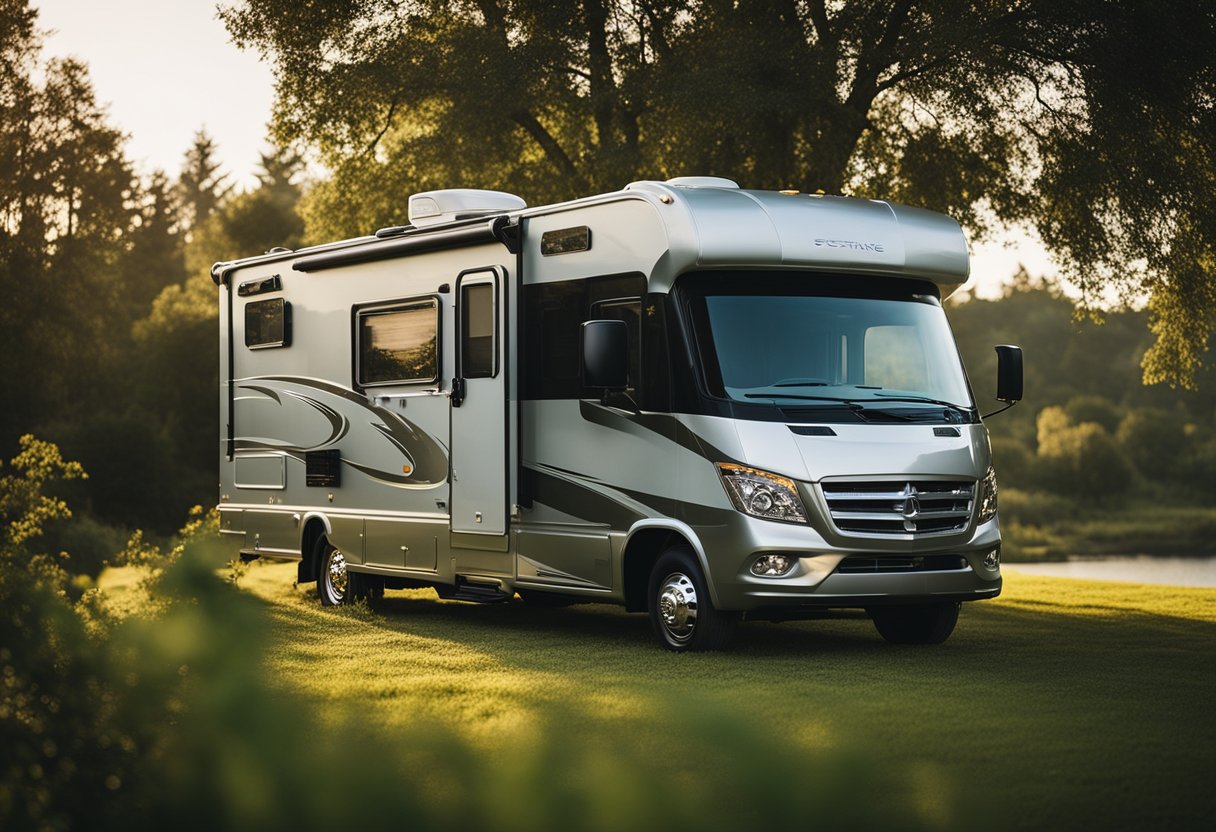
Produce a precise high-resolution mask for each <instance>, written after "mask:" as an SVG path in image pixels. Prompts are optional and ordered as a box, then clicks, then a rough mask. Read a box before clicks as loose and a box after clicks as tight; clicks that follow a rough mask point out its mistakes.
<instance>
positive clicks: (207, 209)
mask: <svg viewBox="0 0 1216 832" xmlns="http://www.w3.org/2000/svg"><path fill="white" fill-rule="evenodd" d="M215 152H216V145H215V140H214V139H212V138H211V136H209V135H208V134H207V131H206V130H199V131H198V132H196V133H195V134H194V142H193V143H192V144H191V145H190V149H189V150H187V151H186V159H185V164H184V165H183V166H182V172H181V177H180V178H179V179H178V185H177V187H178V193H179V198H180V199H181V213H182V221H183V222H184V223H185V224H186V227H187V228H195V227H197V226H201V225H202V224H203V223H204V222H206V221H207V218H208V217H210V216H211V212H212V211H214V210H215V209H216V208H217V207H218V206H219V204H220V203H221V202H222V201H223V200H224V198H225V197H226V196H228V195H229V194H230V193H231V192H232V189H233V183H231V182H229V181H228V174H226V173H224V172H223V171H222V170H221V169H220V163H219V161H218V160H217V159H216V158H215Z"/></svg>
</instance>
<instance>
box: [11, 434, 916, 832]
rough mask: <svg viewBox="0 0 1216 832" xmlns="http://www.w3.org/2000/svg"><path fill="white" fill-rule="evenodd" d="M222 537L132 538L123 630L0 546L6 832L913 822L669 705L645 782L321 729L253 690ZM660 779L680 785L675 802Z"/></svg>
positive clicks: (35, 558)
mask: <svg viewBox="0 0 1216 832" xmlns="http://www.w3.org/2000/svg"><path fill="white" fill-rule="evenodd" d="M30 447H31V451H30V454H29V457H28V459H25V460H23V462H22V464H21V466H20V470H23V471H29V472H33V473H34V474H35V475H37V476H41V477H43V479H42V480H40V481H41V482H42V483H43V485H46V484H48V483H49V482H50V479H49V478H50V477H51V475H52V474H54V473H55V472H57V471H58V472H62V471H64V470H68V471H70V470H74V469H72V468H71V467H70V464H67V463H62V460H60V459H59V458H58V457H57V456H56V455H55V452H54V448H53V446H50V445H47V444H45V443H41V444H35V443H33V442H31V445H30ZM65 466H67V467H65ZM0 488H2V489H3V491H0V494H2V495H3V496H4V498H5V501H4V504H5V505H6V506H12V507H14V511H15V510H16V508H15V507H16V506H18V505H21V504H27V505H30V506H33V507H34V509H33V513H32V514H31V513H27V514H18V515H14V516H13V517H12V519H11V523H15V524H17V526H20V527H21V528H28V527H30V526H32V525H36V524H37V522H38V521H37V519H36V517H35V516H34V515H35V514H37V511H38V509H37V506H38V505H39V501H38V500H37V499H33V498H31V496H30V494H29V493H28V491H29V490H28V489H27V488H24V486H23V485H22V484H21V483H18V482H16V481H14V480H13V479H11V478H10V479H4V480H2V481H0ZM34 496H35V497H36V496H37V495H34ZM215 530H216V528H215V522H214V513H212V514H211V515H207V514H204V513H203V512H202V511H201V510H200V511H196V512H195V513H194V517H193V518H192V520H191V522H190V524H188V526H187V527H186V528H185V529H184V530H183V534H182V539H181V541H180V542H179V544H178V546H177V547H175V548H174V549H173V550H171V551H170V552H167V553H161V552H160V551H159V550H156V549H155V548H150V547H148V546H146V545H144V544H143V543H142V541H140V540H138V539H136V540H133V541H132V543H131V546H130V547H129V549H130V550H132V551H133V552H134V553H135V554H134V559H135V560H136V561H138V562H139V564H140V567H128V569H131V568H139V570H140V571H141V572H143V571H144V569H146V568H147V567H152V569H153V574H154V576H155V577H154V580H152V581H151V582H147V581H144V582H143V583H142V586H139V587H133V588H131V589H128V590H126V593H127V594H128V595H131V594H132V593H134V595H135V598H136V600H137V602H138V606H135V607H130V606H128V607H127V608H126V609H127V610H128V615H127V616H126V617H120V616H117V615H115V614H114V613H113V612H112V611H111V610H113V609H118V608H121V604H111V603H110V600H109V599H108V598H107V596H105V595H103V594H101V593H99V592H97V591H96V590H93V591H90V592H89V593H87V594H86V595H85V596H84V597H83V598H82V599H81V600H80V601H77V602H73V601H72V600H71V599H70V596H69V592H68V589H69V580H68V575H67V573H66V572H65V571H64V570H63V569H62V568H61V567H60V566H59V565H58V563H57V562H56V561H55V560H52V559H48V558H45V557H43V556H40V555H35V554H32V553H31V550H30V549H29V548H27V547H26V546H25V545H24V543H28V542H29V539H28V538H27V539H25V540H23V541H22V542H21V543H17V542H14V541H16V539H17V536H16V535H13V534H10V535H9V536H8V537H6V538H5V540H4V541H3V543H2V544H0V645H3V646H2V647H0V673H2V675H3V680H4V681H3V685H0V825H3V827H4V828H5V829H25V828H53V829H77V828H79V829H91V830H107V829H129V828H132V826H139V827H142V826H149V827H155V828H161V827H175V826H181V825H187V826H190V827H197V828H223V829H284V830H287V829H293V830H295V829H314V828H317V829H323V828H334V827H342V826H347V825H367V824H370V825H374V826H383V825H384V824H383V820H382V819H383V818H385V817H390V818H394V819H395V820H394V822H395V823H396V822H399V819H400V818H408V819H409V821H410V825H411V826H412V827H414V828H420V829H467V828H469V827H470V826H472V827H474V828H504V829H525V828H527V829H536V828H556V827H558V826H561V827H562V828H568V829H598V828H619V827H621V826H638V825H645V824H646V823H648V822H651V821H661V822H663V823H674V822H676V821H677V820H683V821H686V822H693V823H695V824H696V825H697V826H698V827H699V828H705V829H734V828H738V827H739V824H740V823H744V822H747V821H753V820H758V819H767V820H769V821H770V822H771V823H773V824H777V825H778V826H786V825H791V824H793V823H795V821H797V820H799V819H801V818H803V817H805V816H806V815H807V814H808V813H811V812H814V813H815V815H816V816H817V817H820V818H824V819H828V820H832V821H833V822H836V823H838V824H845V825H850V826H859V827H861V828H889V827H890V826H891V824H893V823H898V824H899V825H900V826H901V827H902V828H922V827H924V826H926V825H927V822H926V821H927V818H928V817H929V816H928V815H927V814H926V813H925V812H924V811H923V810H921V809H919V807H918V804H917V802H916V801H915V800H914V797H913V795H912V794H911V792H910V786H911V784H910V783H908V782H906V780H905V779H904V778H901V777H892V776H890V775H888V774H885V773H882V772H880V771H878V770H876V769H874V768H872V767H870V766H868V765H866V764H865V763H864V761H862V760H860V758H858V757H856V756H855V755H849V754H832V755H823V754H809V755H808V754H806V753H805V752H804V751H803V750H802V749H800V748H798V747H797V746H795V745H793V744H790V743H788V742H785V741H783V740H781V739H780V738H778V737H776V736H775V735H773V734H771V733H770V732H765V731H760V730H755V729H752V728H751V727H749V726H747V725H746V724H745V723H744V722H742V721H739V720H738V719H737V718H735V717H733V716H726V714H725V712H723V711H721V710H720V709H719V708H717V707H715V706H714V705H713V704H712V703H710V702H707V703H704V704H701V705H697V706H694V707H691V708H690V707H689V706H688V703H680V706H679V707H678V708H677V707H675V703H672V705H671V707H670V713H669V714H668V716H667V717H666V718H665V722H666V723H667V724H669V725H674V726H677V727H678V729H679V731H680V733H681V735H682V736H683V740H682V743H681V746H682V748H684V749H685V750H687V752H688V753H690V754H693V755H694V756H695V757H696V758H697V760H698V763H697V765H696V766H693V767H689V766H688V765H687V761H686V760H685V758H684V756H683V755H674V756H670V757H669V758H668V761H667V762H665V763H662V764H660V765H656V764H655V762H654V760H653V757H652V755H651V754H650V751H649V749H648V748H645V747H641V746H637V745H636V744H634V743H633V742H632V741H631V739H630V738H629V736H628V735H622V734H620V733H618V732H616V731H611V730H597V731H596V733H595V734H594V736H588V737H586V739H587V740H588V743H587V744H586V745H580V744H577V743H573V744H572V743H569V742H568V741H567V735H566V734H564V733H562V732H557V733H553V734H550V735H547V736H546V735H543V734H542V735H538V736H535V737H532V738H530V739H528V740H526V741H525V740H523V739H522V738H521V740H520V741H518V742H516V743H514V744H513V746H512V748H511V754H510V755H509V758H506V757H503V756H502V755H500V754H491V755H486V754H484V753H483V752H482V750H481V749H480V748H479V747H478V746H477V745H476V744H475V743H473V742H470V741H469V740H467V739H466V738H465V737H463V736H461V735H460V734H459V733H457V732H455V731H453V730H451V729H449V728H446V727H442V726H441V727H430V728H428V727H424V723H423V722H422V721H418V722H417V723H415V724H413V725H411V726H409V727H408V728H406V729H405V730H400V731H395V732H394V733H392V734H390V735H386V734H385V733H384V731H383V730H382V728H381V726H379V725H378V724H373V723H370V722H368V721H367V720H366V719H364V718H363V717H365V714H364V713H362V712H360V711H356V710H354V709H353V708H352V709H351V710H349V711H348V710H347V708H346V707H345V706H342V705H340V706H338V707H337V708H334V709H331V710H330V711H329V712H328V713H324V714H323V713H321V712H318V711H316V710H315V709H314V708H313V706H312V705H311V703H309V702H307V701H306V700H305V699H304V698H303V697H302V696H300V695H299V694H298V693H296V692H293V691H291V690H287V689H285V688H283V687H282V686H281V685H278V684H275V683H273V682H272V681H271V677H270V676H269V675H268V674H267V671H266V668H265V666H264V663H263V655H264V649H265V641H264V634H265V633H266V632H267V629H268V627H269V626H270V623H271V622H270V620H269V619H268V618H267V616H266V615H265V614H264V612H263V610H262V609H261V606H262V605H261V603H260V602H259V601H257V600H255V599H254V598H253V597H251V596H249V595H245V594H242V593H239V592H237V591H236V589H235V588H234V587H233V586H232V585H231V584H230V583H226V582H223V581H221V580H219V579H218V578H217V576H216V575H215V571H214V565H215V563H216V557H215V553H214V551H213V546H212V545H211V543H210V542H209V541H213V540H214V533H215ZM556 713H560V709H559V710H558V711H556ZM724 716H725V718H724ZM558 718H559V719H560V717H558ZM566 719H567V721H569V722H571V723H573V722H574V721H575V720H576V717H574V716H571V717H567V718H566ZM740 753H742V754H744V761H743V762H740V761H739V760H738V759H737V758H736V755H737V754H740ZM795 769H797V770H798V771H800V772H801V773H802V776H804V777H807V778H808V780H809V782H808V783H807V784H806V785H805V786H804V787H802V788H799V789H798V790H796V791H795V792H792V793H791V792H790V791H789V790H788V789H787V788H786V787H785V776H786V775H788V772H790V771H793V770H795ZM402 773H405V776H402ZM673 776H676V777H681V778H682V779H683V781H684V784H683V786H682V787H681V788H680V789H678V790H674V791H673V790H672V789H671V787H670V783H671V782H672V779H671V778H672V777H673ZM318 779H321V780H323V781H324V788H318V786H317V783H318ZM737 787H742V788H743V789H744V792H745V796H744V798H743V799H742V800H732V801H731V803H730V805H729V806H727V805H721V809H722V811H719V810H717V809H715V808H714V807H716V806H719V805H720V804H721V801H720V800H718V799H717V798H715V795H722V794H726V793H727V792H728V791H729V790H730V789H731V788H737ZM850 788H872V789H874V790H876V791H882V792H883V793H884V794H887V795H888V799H887V800H886V801H885V802H884V803H883V804H871V803H862V804H855V803H854V802H853V801H850V800H847V799H845V797H843V796H842V795H844V794H845V792H846V791H847V790H848V789H850ZM521 795H531V796H532V797H531V798H529V799H521Z"/></svg>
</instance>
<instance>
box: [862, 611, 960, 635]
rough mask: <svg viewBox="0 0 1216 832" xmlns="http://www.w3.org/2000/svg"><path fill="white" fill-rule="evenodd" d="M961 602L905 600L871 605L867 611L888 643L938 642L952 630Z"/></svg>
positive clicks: (956, 621) (956, 620)
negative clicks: (889, 603) (897, 604)
mask: <svg viewBox="0 0 1216 832" xmlns="http://www.w3.org/2000/svg"><path fill="white" fill-rule="evenodd" d="M959 607H960V604H959V603H958V602H957V601H952V602H949V603H945V604H908V605H902V606H890V607H871V608H870V609H869V610H867V612H868V613H869V614H870V618H871V619H873V621H874V626H875V628H877V630H878V632H879V633H880V634H881V635H882V637H883V638H885V639H886V640H887V641H888V642H890V643H891V644H941V643H942V642H943V641H945V640H946V639H948V638H949V637H950V634H951V633H953V632H954V625H955V624H957V623H958V612H959Z"/></svg>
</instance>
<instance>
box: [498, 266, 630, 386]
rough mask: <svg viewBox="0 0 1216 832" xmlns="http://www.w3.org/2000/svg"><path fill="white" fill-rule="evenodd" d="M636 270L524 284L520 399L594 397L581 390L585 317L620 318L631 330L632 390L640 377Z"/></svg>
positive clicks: (588, 318) (589, 318) (592, 318)
mask: <svg viewBox="0 0 1216 832" xmlns="http://www.w3.org/2000/svg"><path fill="white" fill-rule="evenodd" d="M645 291H646V279H645V278H644V277H643V276H642V275H641V274H638V273H630V274H621V275H605V276H603V277H589V278H580V279H577V280H562V281H554V282H549V283H539V284H533V285H528V286H524V295H523V306H524V321H523V329H522V330H521V333H522V334H521V338H522V339H523V342H524V360H523V362H522V364H523V397H524V398H526V399H579V398H588V397H593V396H598V395H599V394H598V393H595V392H594V391H591V390H587V389H584V388H583V385H582V369H581V359H580V357H579V342H580V330H581V327H582V324H583V322H584V321H589V320H594V319H597V318H609V319H613V320H622V321H624V322H625V324H626V325H627V326H628V328H629V340H630V347H629V367H630V369H629V384H630V391H629V392H630V393H631V394H632V393H633V392H634V390H635V388H637V387H638V385H639V383H640V382H641V381H642V379H641V370H640V360H641V358H642V355H641V352H642V350H641V347H640V343H641V307H642V303H641V298H642V296H643V294H644V293H645Z"/></svg>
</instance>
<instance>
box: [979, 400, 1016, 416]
mask: <svg viewBox="0 0 1216 832" xmlns="http://www.w3.org/2000/svg"><path fill="white" fill-rule="evenodd" d="M1017 403H1018V402H1017V400H1015V401H1012V402H1008V403H1006V405H1005V406H1004V407H1002V408H998V409H997V410H994V411H992V412H991V413H985V414H983V415H981V416H980V418H981V419H987V418H988V417H989V416H995V415H996V414H998V413H1004V412H1005V411H1006V410H1008V409H1009V408H1011V407H1013V406H1014V405H1015V404H1017Z"/></svg>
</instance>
